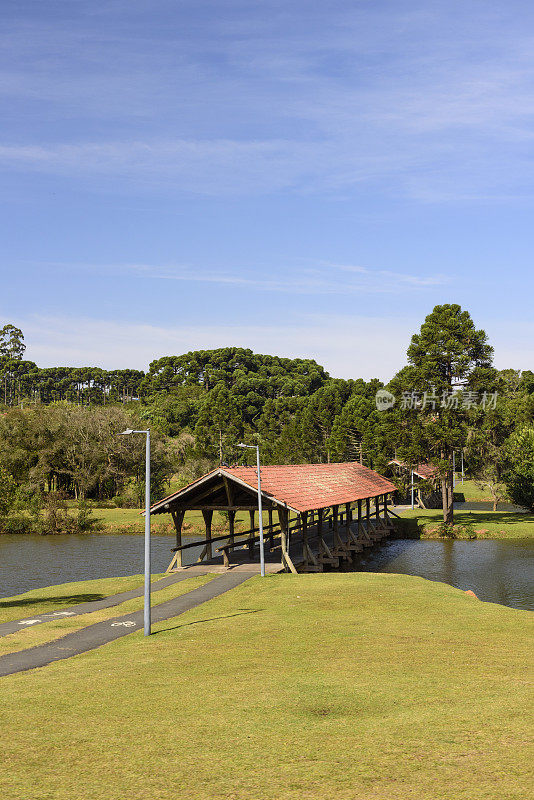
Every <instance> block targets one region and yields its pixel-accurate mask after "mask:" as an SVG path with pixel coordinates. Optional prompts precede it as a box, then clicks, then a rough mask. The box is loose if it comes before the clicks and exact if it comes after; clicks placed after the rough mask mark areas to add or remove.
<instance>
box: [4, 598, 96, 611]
mask: <svg viewBox="0 0 534 800" xmlns="http://www.w3.org/2000/svg"><path fill="white" fill-rule="evenodd" d="M105 597H107V595H105V594H69V595H65V596H64V597H29V598H26V599H22V600H7V601H6V600H0V611H1V610H2V609H3V608H17V607H20V608H29V607H31V606H37V605H43V604H47V605H53V606H54V607H56V606H65V605H68V606H73V605H77V604H78V603H90V602H92V601H93V600H103V599H104V598H105Z"/></svg>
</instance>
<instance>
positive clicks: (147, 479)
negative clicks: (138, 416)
mask: <svg viewBox="0 0 534 800" xmlns="http://www.w3.org/2000/svg"><path fill="white" fill-rule="evenodd" d="M131 433H144V434H146V450H145V453H146V459H145V463H146V467H145V606H144V626H145V636H150V633H151V619H150V572H151V568H150V430H146V431H133V430H131V428H126V430H125V431H122V433H121V436H129V435H130V434H131Z"/></svg>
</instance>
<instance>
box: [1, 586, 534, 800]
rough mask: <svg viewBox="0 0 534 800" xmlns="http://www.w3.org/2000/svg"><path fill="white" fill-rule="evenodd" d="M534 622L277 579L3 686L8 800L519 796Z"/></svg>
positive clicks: (432, 601) (431, 594)
mask: <svg viewBox="0 0 534 800" xmlns="http://www.w3.org/2000/svg"><path fill="white" fill-rule="evenodd" d="M532 619H533V618H532V615H531V614H529V613H528V612H521V611H514V610H511V609H508V608H505V607H503V606H497V605H493V604H487V603H482V602H480V601H477V600H476V599H473V598H470V597H468V596H466V595H465V594H464V593H463V592H461V591H459V590H457V589H454V588H452V587H450V586H447V585H445V584H437V583H433V582H429V581H425V580H423V579H420V578H414V577H408V576H399V575H387V574H380V575H373V574H368V573H364V574H362V573H360V574H358V573H352V574H323V575H299V576H291V575H275V576H269V577H267V578H264V579H260V578H254V579H252V580H251V581H248V582H247V583H246V584H244V585H242V586H240V587H238V588H237V589H235V590H233V591H232V592H229V593H227V594H226V595H222V596H221V597H219V598H216V599H214V600H212V601H210V602H209V603H207V604H205V605H203V606H201V607H199V608H197V609H194V610H192V611H190V612H187V613H186V614H184V615H182V616H180V617H178V618H176V619H173V620H169V621H167V622H165V623H160V624H158V625H156V626H155V631H156V633H155V635H154V636H152V637H150V638H149V639H148V640H146V639H144V638H143V636H142V635H140V634H138V633H134V634H132V635H130V636H127V637H125V638H123V639H120V640H118V641H116V642H113V643H111V644H109V645H106V646H105V647H103V648H100V649H99V650H95V651H93V652H91V653H86V654H84V655H81V656H77V657H75V658H73V659H70V660H67V661H62V662H57V663H54V664H51V665H49V666H48V667H46V668H44V669H40V670H36V671H33V672H29V673H22V674H19V675H13V676H9V677H8V678H4V679H2V681H1V682H0V696H1V703H0V708H1V712H0V713H1V715H2V717H3V720H2V722H3V724H2V726H1V730H2V732H3V736H2V753H3V759H4V771H3V773H2V776H1V777H0V787H1V791H2V797H3V798H5V799H6V800H15V799H16V800H30V798H31V800H45V799H46V800H51V798H53V800H72V798H84V800H124V798H125V797H127V798H131V799H132V800H152V798H155V797H157V798H158V800H171V798H172V800H174V798H176V797H179V798H180V800H208V799H209V800H223V798H224V800H229V798H231V799H232V800H260V798H261V800H349V799H350V800H354V798H358V800H401V799H402V800H405V798H417V799H418V800H436V798H440V800H472V798H473V797H476V798H477V800H489V798H491V800H524V797H525V796H526V785H527V784H526V780H527V778H526V773H527V771H528V769H529V766H530V759H529V754H528V752H527V751H526V749H525V742H526V740H527V738H528V736H529V725H530V722H529V715H528V713H527V709H528V708H529V707H530V698H529V685H528V670H529V668H530V666H531V652H530V646H529V638H528V636H529V633H531V631H532Z"/></svg>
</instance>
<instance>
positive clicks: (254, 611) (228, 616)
mask: <svg viewBox="0 0 534 800" xmlns="http://www.w3.org/2000/svg"><path fill="white" fill-rule="evenodd" d="M264 610H265V609H263V608H257V609H250V610H243V611H238V612H237V614H224V616H222V617H209V619H197V620H195V621H194V622H184V623H183V625H174V626H173V627H172V628H165V630H163V631H153V634H152V635H153V636H158V635H159V634H160V633H168V632H169V631H175V630H177V629H178V628H188V627H189V626H190V625H199V624H200V623H201V622H216V621H217V620H219V619H231V618H232V617H242V616H244V615H245V614H259V613H260V612H262V611H264Z"/></svg>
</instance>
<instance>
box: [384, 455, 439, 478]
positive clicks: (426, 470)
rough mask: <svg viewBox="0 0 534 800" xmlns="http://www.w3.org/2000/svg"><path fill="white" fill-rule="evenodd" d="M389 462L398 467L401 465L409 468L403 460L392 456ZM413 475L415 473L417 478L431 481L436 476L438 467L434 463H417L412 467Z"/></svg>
mask: <svg viewBox="0 0 534 800" xmlns="http://www.w3.org/2000/svg"><path fill="white" fill-rule="evenodd" d="M389 463H390V464H397V466H399V467H403V468H404V469H410V465H409V464H406V463H405V462H404V461H399V459H398V458H392V459H391V461H390V462H389ZM413 472H414V475H417V477H418V478H422V479H423V480H425V481H432V480H434V479H435V478H437V476H438V468H437V467H435V466H434V464H431V463H428V464H417V466H415V467H413Z"/></svg>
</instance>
